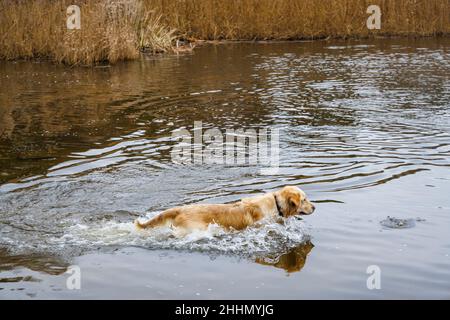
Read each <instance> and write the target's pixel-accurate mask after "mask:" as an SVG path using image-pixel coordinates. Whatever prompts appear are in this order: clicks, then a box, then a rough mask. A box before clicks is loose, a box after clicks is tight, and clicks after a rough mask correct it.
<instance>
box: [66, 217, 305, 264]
mask: <svg viewBox="0 0 450 320" xmlns="http://www.w3.org/2000/svg"><path fill="white" fill-rule="evenodd" d="M151 216H154V214H153V215H151ZM151 216H150V217H151ZM150 217H149V218H150ZM309 239H310V237H309V236H308V234H307V231H306V227H305V226H304V223H303V222H302V221H301V220H297V219H296V218H288V219H284V223H283V224H281V223H277V222H274V221H263V222H262V223H259V224H258V225H256V226H252V227H249V228H247V229H244V230H241V231H237V230H232V231H227V230H225V229H223V228H222V227H220V226H219V225H217V224H211V225H209V226H208V229H207V230H199V231H194V232H192V233H189V234H188V235H186V236H183V237H180V236H179V235H177V232H176V230H175V229H173V228H170V227H158V228H152V229H144V230H139V229H137V228H136V227H135V225H134V223H133V222H131V221H130V222H116V221H108V222H99V224H96V225H95V224H94V225H84V224H76V225H74V226H72V227H70V228H68V229H67V232H66V234H65V236H64V237H63V239H59V240H60V241H61V240H63V241H64V242H65V243H66V244H72V245H80V246H86V247H102V246H139V247H144V248H148V249H175V250H189V251H200V252H210V253H219V254H237V255H242V256H247V257H253V256H257V255H260V254H271V253H279V252H283V251H285V250H289V249H290V248H292V247H295V246H297V245H299V244H301V243H303V242H305V241H307V240H309Z"/></svg>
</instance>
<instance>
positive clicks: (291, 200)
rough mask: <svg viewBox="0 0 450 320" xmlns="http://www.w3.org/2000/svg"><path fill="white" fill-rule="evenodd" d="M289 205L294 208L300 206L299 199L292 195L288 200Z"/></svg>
mask: <svg viewBox="0 0 450 320" xmlns="http://www.w3.org/2000/svg"><path fill="white" fill-rule="evenodd" d="M288 203H289V206H290V207H292V208H298V206H299V201H298V200H297V199H295V198H294V197H290V198H289V200H288Z"/></svg>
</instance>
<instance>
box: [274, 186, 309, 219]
mask: <svg viewBox="0 0 450 320" xmlns="http://www.w3.org/2000/svg"><path fill="white" fill-rule="evenodd" d="M275 196H276V199H277V201H278V202H279V205H280V207H281V208H280V209H281V211H282V212H281V213H282V214H283V216H285V217H289V216H294V215H308V214H311V213H313V212H314V210H315V207H314V205H313V204H312V203H311V202H310V201H309V200H308V198H307V196H306V193H305V192H303V190H301V189H300V188H297V187H294V186H286V187H284V188H283V189H281V190H279V191H277V192H275Z"/></svg>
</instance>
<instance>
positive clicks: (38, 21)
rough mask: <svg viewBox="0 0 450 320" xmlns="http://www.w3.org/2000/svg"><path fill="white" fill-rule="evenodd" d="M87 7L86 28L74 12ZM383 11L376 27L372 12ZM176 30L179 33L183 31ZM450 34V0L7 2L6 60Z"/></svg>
mask: <svg viewBox="0 0 450 320" xmlns="http://www.w3.org/2000/svg"><path fill="white" fill-rule="evenodd" d="M71 4H77V5H79V6H80V8H81V29H80V30H68V29H67V28H66V9H67V7H68V6H69V5H71ZM371 4H377V5H379V6H380V7H381V11H382V25H381V30H368V29H367V27H366V19H367V17H368V16H369V15H368V14H367V13H366V9H367V7H368V6H369V5H371ZM175 30H176V32H175ZM444 34H445V35H448V34H450V0H227V1H223V0H221V1H219V0H142V1H139V0H136V1H134V0H107V1H95V0H83V1H81V0H78V1H73V0H72V1H68V0H3V1H1V2H0V37H1V39H0V40H1V41H0V58H2V59H18V58H40V57H45V58H50V59H52V60H54V61H57V62H64V63H68V64H92V63H96V62H100V61H109V62H111V63H114V62H116V61H119V60H125V59H133V58H136V57H138V56H139V52H140V51H143V50H147V51H151V52H161V51H163V52H164V51H171V50H172V49H173V45H174V39H175V36H178V37H185V38H190V39H207V40H218V39H233V40H252V39H317V38H324V37H344V38H345V37H367V36H373V35H387V36H391V35H405V36H430V35H444Z"/></svg>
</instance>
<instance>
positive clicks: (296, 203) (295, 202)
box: [287, 194, 300, 215]
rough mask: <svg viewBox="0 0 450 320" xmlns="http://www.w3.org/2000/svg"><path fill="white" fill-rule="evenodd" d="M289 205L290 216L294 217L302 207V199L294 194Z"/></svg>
mask: <svg viewBox="0 0 450 320" xmlns="http://www.w3.org/2000/svg"><path fill="white" fill-rule="evenodd" d="M287 203H288V205H289V210H288V212H289V215H294V214H296V213H297V211H298V209H299V207H300V199H299V197H298V195H296V194H292V195H290V196H289V197H288V199H287Z"/></svg>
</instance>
